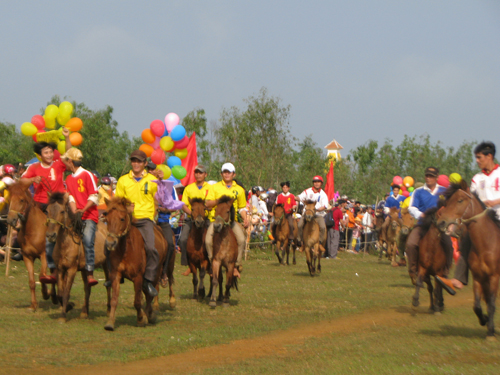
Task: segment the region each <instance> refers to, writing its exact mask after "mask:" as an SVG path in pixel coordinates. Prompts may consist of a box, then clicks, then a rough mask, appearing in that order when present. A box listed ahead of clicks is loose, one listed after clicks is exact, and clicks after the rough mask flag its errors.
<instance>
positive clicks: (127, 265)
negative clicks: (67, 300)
mask: <svg viewBox="0 0 500 375" xmlns="http://www.w3.org/2000/svg"><path fill="white" fill-rule="evenodd" d="M105 201H106V205H107V207H108V208H107V210H106V211H105V212H104V213H103V215H104V220H105V222H106V223H107V224H108V233H107V236H106V241H105V246H106V249H107V250H108V251H109V254H108V262H109V263H108V266H109V279H110V281H111V288H112V293H111V303H110V305H111V308H110V311H109V317H108V321H107V323H106V325H105V326H104V329H105V330H107V331H114V329H115V320H116V307H117V306H118V296H119V294H120V280H121V278H122V277H124V278H127V279H129V280H130V281H132V282H133V283H134V291H135V298H134V307H135V309H136V310H137V325H138V326H139V327H144V326H145V325H146V324H148V323H154V322H155V320H156V317H155V315H154V313H153V307H152V301H153V298H152V297H150V296H148V295H146V309H145V310H146V311H145V312H144V311H143V310H142V284H143V277H144V271H145V269H146V252H145V250H144V240H143V238H142V235H141V232H139V229H137V228H136V227H135V226H134V225H133V223H134V220H135V219H134V218H133V216H132V212H129V208H130V206H131V204H132V203H131V202H130V201H129V200H128V199H126V198H121V197H114V198H112V199H111V200H108V199H105ZM154 232H155V248H156V250H157V251H158V255H159V266H158V270H157V272H156V276H155V279H154V280H151V281H152V282H153V285H155V288H156V290H159V280H160V275H161V273H162V265H163V263H164V261H165V259H166V256H167V249H168V244H167V241H166V240H165V238H164V237H163V233H162V231H161V229H160V228H159V227H158V226H157V225H154ZM172 281H173V280H172ZM169 282H170V277H169ZM170 292H171V294H170V304H171V305H172V304H175V297H174V295H173V291H172V289H170Z"/></svg>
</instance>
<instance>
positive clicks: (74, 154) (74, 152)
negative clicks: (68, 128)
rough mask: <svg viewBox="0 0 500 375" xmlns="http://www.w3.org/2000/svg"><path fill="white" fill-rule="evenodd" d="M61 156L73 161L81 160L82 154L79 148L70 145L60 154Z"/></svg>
mask: <svg viewBox="0 0 500 375" xmlns="http://www.w3.org/2000/svg"><path fill="white" fill-rule="evenodd" d="M62 158H63V159H69V160H73V161H82V159H83V154H82V152H81V151H80V150H79V149H77V148H75V147H71V148H70V149H69V150H68V151H66V153H65V154H64V155H63V156H62Z"/></svg>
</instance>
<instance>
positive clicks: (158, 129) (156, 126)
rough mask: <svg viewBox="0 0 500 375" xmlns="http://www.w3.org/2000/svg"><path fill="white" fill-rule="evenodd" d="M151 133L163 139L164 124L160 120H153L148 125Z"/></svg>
mask: <svg viewBox="0 0 500 375" xmlns="http://www.w3.org/2000/svg"><path fill="white" fill-rule="evenodd" d="M149 128H150V129H151V132H152V133H153V134H154V135H155V136H157V137H163V133H165V124H164V123H163V121H161V120H153V121H151V124H150V125H149Z"/></svg>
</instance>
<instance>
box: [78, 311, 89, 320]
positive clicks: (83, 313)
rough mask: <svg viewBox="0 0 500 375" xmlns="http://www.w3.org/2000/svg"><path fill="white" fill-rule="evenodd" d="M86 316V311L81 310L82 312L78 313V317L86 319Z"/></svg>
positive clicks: (87, 315)
mask: <svg viewBox="0 0 500 375" xmlns="http://www.w3.org/2000/svg"><path fill="white" fill-rule="evenodd" d="M88 317H89V314H87V313H86V312H83V311H82V312H81V313H80V319H88Z"/></svg>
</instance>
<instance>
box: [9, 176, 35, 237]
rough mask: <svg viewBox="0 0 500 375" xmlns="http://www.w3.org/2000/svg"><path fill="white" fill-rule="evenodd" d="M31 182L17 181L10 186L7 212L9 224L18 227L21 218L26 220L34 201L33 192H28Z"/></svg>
mask: <svg viewBox="0 0 500 375" xmlns="http://www.w3.org/2000/svg"><path fill="white" fill-rule="evenodd" d="M28 188H29V184H28V183H26V182H25V181H24V180H21V181H19V182H16V183H15V184H13V185H11V186H10V187H9V193H10V197H9V212H8V214H7V224H8V225H10V226H12V227H14V228H16V229H18V228H19V226H20V225H19V220H20V221H22V222H24V221H26V212H27V211H28V208H29V207H30V205H31V204H32V203H33V198H31V194H29V193H28Z"/></svg>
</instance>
